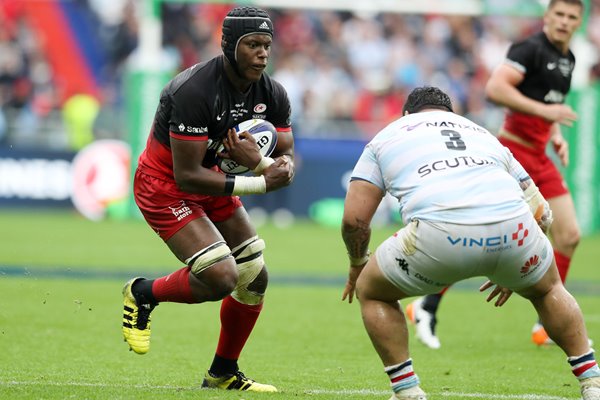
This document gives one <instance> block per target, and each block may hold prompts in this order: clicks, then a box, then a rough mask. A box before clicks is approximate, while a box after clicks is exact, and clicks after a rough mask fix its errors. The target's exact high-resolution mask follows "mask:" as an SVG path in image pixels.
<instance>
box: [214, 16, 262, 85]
mask: <svg viewBox="0 0 600 400" xmlns="http://www.w3.org/2000/svg"><path fill="white" fill-rule="evenodd" d="M257 33H262V34H266V35H269V36H271V37H273V22H271V19H270V18H269V14H267V12H266V11H264V10H261V9H259V8H255V7H236V8H234V9H232V10H231V11H229V12H228V13H227V16H226V17H225V19H224V20H223V36H222V37H221V48H222V49H223V54H225V57H227V59H228V60H229V63H230V64H231V66H232V67H233V69H234V70H235V71H236V72H237V73H238V74H239V71H238V68H237V60H236V56H235V53H236V50H237V47H238V44H239V43H240V40H242V38H244V37H246V36H248V35H254V34H257Z"/></svg>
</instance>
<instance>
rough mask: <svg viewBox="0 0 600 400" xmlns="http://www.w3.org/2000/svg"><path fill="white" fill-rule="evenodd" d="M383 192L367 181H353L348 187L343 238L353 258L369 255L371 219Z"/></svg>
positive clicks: (343, 218) (343, 219)
mask: <svg viewBox="0 0 600 400" xmlns="http://www.w3.org/2000/svg"><path fill="white" fill-rule="evenodd" d="M382 198H383V192H382V191H381V189H379V188H378V187H377V186H375V185H373V184H372V183H370V182H366V181H360V180H356V181H352V182H350V185H349V187H348V193H347V194H346V200H345V203H344V215H343V217H342V239H343V240H344V244H345V245H346V250H347V251H348V256H349V257H350V258H351V259H360V258H362V257H364V256H365V255H367V250H368V247H369V241H370V239H371V220H372V219H373V215H375V211H377V207H378V206H379V203H381V199H382Z"/></svg>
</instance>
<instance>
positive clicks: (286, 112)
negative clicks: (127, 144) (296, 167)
mask: <svg viewBox="0 0 600 400" xmlns="http://www.w3.org/2000/svg"><path fill="white" fill-rule="evenodd" d="M223 62H224V61H223V56H218V57H215V58H213V59H211V60H209V61H207V62H204V63H199V64H196V65H194V66H192V67H190V68H188V69H186V70H184V71H182V72H181V73H179V74H178V75H177V76H175V77H174V78H173V79H172V80H171V81H169V82H168V83H167V85H166V86H165V87H164V89H163V90H162V92H161V94H160V102H159V105H158V108H157V110H156V114H155V117H154V123H153V125H152V131H151V133H150V137H149V138H148V144H147V146H146V149H145V150H144V152H143V153H142V155H141V156H140V160H139V161H140V166H141V167H142V168H144V170H145V172H147V173H149V174H150V175H154V176H156V174H155V173H152V172H151V171H148V168H150V169H151V170H154V171H156V172H160V175H161V176H162V177H164V176H165V175H166V176H169V177H172V175H173V161H172V155H171V151H170V141H169V138H170V137H171V136H173V137H175V138H177V139H181V140H207V141H208V142H209V144H208V150H207V153H206V156H205V157H204V161H203V165H204V166H205V167H207V168H209V167H212V166H214V165H215V152H216V148H217V147H218V145H219V144H220V143H221V140H222V139H223V138H224V137H225V135H226V133H227V130H228V129H229V128H231V127H233V126H234V125H236V124H238V123H240V122H242V121H245V120H248V119H265V120H267V121H269V122H271V123H272V124H273V125H274V126H275V127H276V128H277V130H278V131H289V130H290V129H291V126H290V116H291V107H290V102H289V99H288V96H287V93H286V91H285V89H284V88H283V86H282V85H281V84H280V83H278V82H277V81H275V80H273V79H271V78H270V77H269V76H268V75H267V74H265V73H263V74H262V77H261V79H260V81H258V82H255V83H252V84H251V85H250V88H249V89H248V91H247V92H246V93H240V92H239V91H238V90H237V89H236V88H235V87H234V86H233V85H232V84H231V83H230V82H229V80H228V79H227V77H226V75H225V70H224V66H223ZM161 176H159V177H161Z"/></svg>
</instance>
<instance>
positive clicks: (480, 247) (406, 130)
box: [342, 87, 600, 400]
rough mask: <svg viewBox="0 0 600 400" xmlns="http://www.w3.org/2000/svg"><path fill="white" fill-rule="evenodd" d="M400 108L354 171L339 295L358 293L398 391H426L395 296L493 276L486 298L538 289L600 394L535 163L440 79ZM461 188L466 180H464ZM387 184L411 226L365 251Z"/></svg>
mask: <svg viewBox="0 0 600 400" xmlns="http://www.w3.org/2000/svg"><path fill="white" fill-rule="evenodd" d="M403 112H404V116H403V117H402V118H400V119H398V120H397V121H395V122H393V123H392V124H390V125H388V126H387V127H386V128H385V129H383V130H382V131H380V132H379V133H378V134H377V135H376V136H375V138H374V139H373V140H372V141H371V142H369V143H368V144H367V146H366V147H365V149H364V151H363V153H362V155H361V157H360V159H359V160H358V162H357V164H356V166H355V167H354V170H353V172H352V177H351V182H350V185H349V188H348V193H347V195H346V200H345V205H344V216H343V220H342V237H343V240H344V243H345V245H346V250H347V251H348V255H349V258H350V268H349V274H348V281H347V283H346V287H345V289H344V292H343V295H342V300H345V299H346V298H348V300H349V302H352V299H353V296H354V294H355V291H356V296H357V298H358V300H359V301H360V307H361V313H362V318H363V322H364V325H365V328H366V330H367V333H368V334H369V337H370V339H371V341H372V343H373V346H374V347H375V350H376V351H377V353H378V354H379V357H380V359H381V361H382V363H383V365H384V368H385V372H386V373H387V374H388V376H389V379H390V384H391V387H392V390H393V392H394V394H393V396H392V397H391V399H390V400H425V399H426V395H425V393H424V391H423V390H422V389H421V388H420V385H419V378H418V377H417V375H416V374H415V372H414V370H413V364H412V359H411V358H410V355H409V351H408V329H407V322H406V319H405V316H404V314H403V312H402V307H401V306H400V304H399V303H398V301H399V300H401V299H403V298H406V297H409V296H415V295H423V294H428V293H436V292H439V291H440V289H441V288H444V287H448V286H449V285H451V284H453V283H455V282H458V281H460V280H463V279H468V278H471V277H474V276H486V277H487V278H488V279H489V281H488V282H486V283H485V284H484V285H482V287H481V289H480V290H482V291H483V290H485V289H487V288H490V287H492V286H494V285H495V288H494V289H493V290H492V292H491V293H490V295H489V296H488V298H487V300H488V301H491V300H492V299H494V298H495V297H497V299H496V302H495V305H496V306H502V305H503V304H504V303H505V302H506V301H507V300H508V299H509V297H510V296H511V294H512V291H515V292H517V293H518V294H520V295H521V296H523V297H524V298H526V299H528V300H530V301H531V303H532V305H533V306H534V308H535V309H536V311H537V313H538V315H539V317H540V319H541V320H542V321H543V322H544V326H545V327H546V329H547V331H548V333H549V335H550V337H551V338H552V339H553V340H554V341H555V342H556V344H557V345H558V346H560V348H561V349H562V350H563V351H564V352H565V353H566V354H567V356H568V362H569V364H570V366H571V369H572V372H573V374H574V375H575V376H576V377H577V379H578V380H579V383H580V387H581V393H582V396H583V399H585V400H600V369H599V368H598V365H597V363H596V360H595V358H594V352H593V350H592V349H591V348H590V345H589V343H588V337H587V333H586V328H585V325H584V321H583V316H582V313H581V310H580V309H579V306H578V304H577V302H576V300H575V299H574V298H573V297H572V296H571V295H570V294H569V292H567V290H566V289H565V287H564V286H563V284H562V282H561V280H560V277H559V274H558V270H557V268H556V264H555V262H554V257H553V254H552V245H551V244H550V241H549V240H548V238H547V237H546V235H545V234H544V231H545V230H546V229H548V227H549V226H550V224H551V222H552V212H551V211H550V208H549V205H548V203H547V202H546V200H545V199H544V198H543V196H542V195H541V194H540V192H539V190H538V188H537V187H536V185H535V183H534V182H533V181H532V180H531V178H530V177H529V176H528V174H527V172H525V170H524V169H523V167H522V166H521V165H520V164H519V162H518V161H517V160H516V159H515V158H514V157H513V156H512V154H511V153H510V151H508V149H506V148H505V147H504V146H502V145H501V144H500V143H499V142H498V140H497V139H496V138H495V137H494V136H493V135H492V134H491V133H490V132H488V131H487V130H485V129H484V128H482V127H480V126H478V125H476V124H475V123H473V122H471V121H469V120H468V119H466V118H463V117H461V116H459V115H456V114H454V113H453V112H452V104H451V102H450V98H449V97H448V96H447V95H446V94H445V93H444V92H442V91H441V90H439V89H437V88H434V87H424V88H417V89H415V90H413V91H412V92H411V93H410V95H409V96H408V98H407V100H406V103H405V105H404V109H403ZM457 188H460V190H457ZM386 192H387V193H390V194H392V195H393V196H394V197H396V198H397V199H398V203H399V206H400V214H401V216H402V221H403V224H404V228H402V229H401V230H400V231H398V232H396V233H395V234H394V235H393V236H391V237H390V238H388V239H387V240H386V241H384V242H383V243H382V244H381V245H380V246H379V247H378V248H377V250H376V252H375V255H374V257H369V252H368V247H369V241H370V236H371V222H372V218H373V215H374V214H375V211H376V210H377V207H378V206H379V204H380V202H381V200H382V198H383V197H384V195H385V194H386Z"/></svg>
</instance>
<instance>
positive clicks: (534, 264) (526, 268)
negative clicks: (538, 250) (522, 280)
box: [521, 254, 540, 274]
mask: <svg viewBox="0 0 600 400" xmlns="http://www.w3.org/2000/svg"><path fill="white" fill-rule="evenodd" d="M539 263H540V258H539V257H538V256H537V254H536V255H534V256H533V257H530V258H529V260H527V261H526V262H525V265H523V266H522V267H521V273H522V274H526V273H528V272H529V270H530V269H531V267H537V266H538V265H539Z"/></svg>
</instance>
